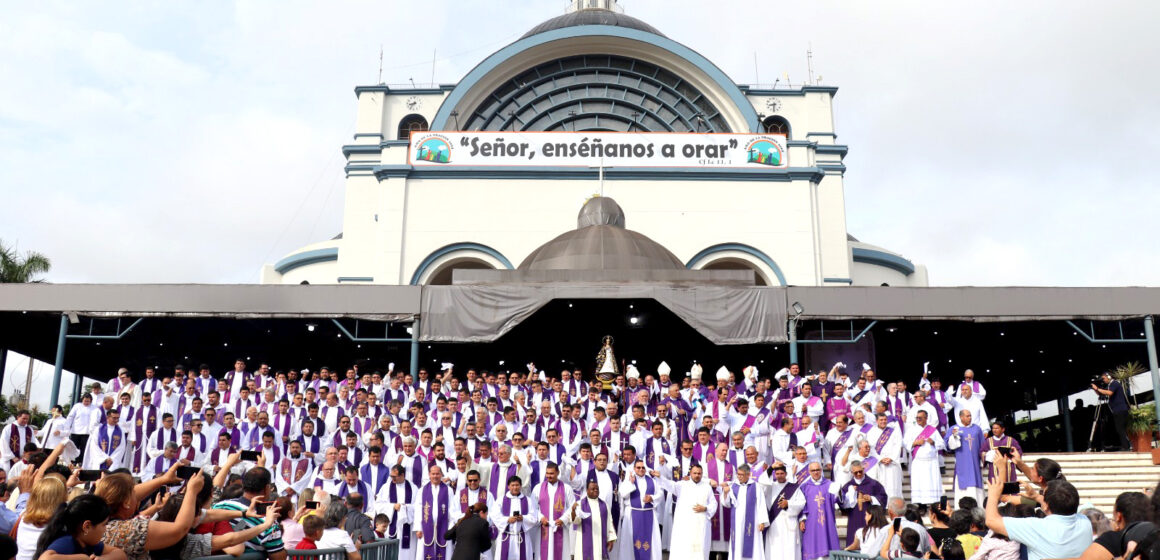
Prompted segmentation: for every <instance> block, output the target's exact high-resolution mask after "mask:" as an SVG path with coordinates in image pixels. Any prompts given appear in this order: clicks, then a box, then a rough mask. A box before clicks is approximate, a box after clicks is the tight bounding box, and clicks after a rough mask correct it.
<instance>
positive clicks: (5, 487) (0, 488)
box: [0, 480, 20, 535]
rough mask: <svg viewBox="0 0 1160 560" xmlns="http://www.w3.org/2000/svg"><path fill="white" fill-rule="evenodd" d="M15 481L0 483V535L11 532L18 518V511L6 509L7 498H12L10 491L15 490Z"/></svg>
mask: <svg viewBox="0 0 1160 560" xmlns="http://www.w3.org/2000/svg"><path fill="white" fill-rule="evenodd" d="M16 489H17V486H16V481H15V480H13V481H12V482H4V483H0V535H7V534H8V533H11V532H12V528H13V527H15V526H16V522H17V521H19V520H20V512H19V511H16V510H13V509H8V500H9V499H10V498H12V491H13V490H16Z"/></svg>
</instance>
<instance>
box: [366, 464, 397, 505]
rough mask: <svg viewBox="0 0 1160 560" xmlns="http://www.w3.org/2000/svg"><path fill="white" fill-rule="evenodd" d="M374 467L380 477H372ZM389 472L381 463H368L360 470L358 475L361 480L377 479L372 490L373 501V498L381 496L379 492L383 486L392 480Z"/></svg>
mask: <svg viewBox="0 0 1160 560" xmlns="http://www.w3.org/2000/svg"><path fill="white" fill-rule="evenodd" d="M372 467H373V468H374V469H375V471H377V472H378V476H376V477H371V468H372ZM389 472H390V471H389V470H388V469H387V467H386V466H385V465H383V464H382V463H379V464H377V465H372V464H370V463H367V464H365V465H363V466H362V468H361V469H359V473H358V478H359V480H370V479H371V478H374V479H375V487H374V488H373V489H372V493H371V496H372V499H373V496H378V495H379V490H380V489H382V487H383V484H386V483H387V480H388V479H389V478H390V476H389Z"/></svg>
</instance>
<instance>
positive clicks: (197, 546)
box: [150, 474, 279, 560]
mask: <svg viewBox="0 0 1160 560" xmlns="http://www.w3.org/2000/svg"><path fill="white" fill-rule="evenodd" d="M196 476H199V477H202V478H203V479H204V481H209V475H206V474H199V475H196ZM187 496H188V494H180V495H177V496H174V497H172V498H170V499H169V500H168V501H166V502H165V505H163V506H162V507H161V511H160V512H159V513H158V514H157V519H158V521H169V522H175V521H176V520H177V516H178V515H179V514H180V512H181V507H182V505H183V503H184V502H185V499H187ZM193 498H194V499H196V500H197V503H198V507H197V508H196V509H197V511H205V514H204V516H202V520H201V521H203V522H206V523H217V522H219V521H232V520H235V519H238V518H240V517H242V516H243V515H244V516H247V517H263V522H262V523H261V524H260V525H255V526H253V527H249V528H246V529H244V530H241V531H228V532H225V533H224V534H220V535H215V534H213V533H193V532H192V530H193V527H192V526H191V527H190V528H189V530H190V534H188V535H186V536H185V538H183V539H181V540H180V541H178V542H177V543H176V544H174V545H173V546H170V547H168V548H165V549H162V550H159V551H155V552H153V553H152V554H151V555H150V556H151V557H152V560H169V559H173V560H177V559H178V558H180V559H188V558H200V557H203V556H209V555H211V554H213V551H215V550H224V551H225V552H226V553H228V554H231V555H234V556H240V555H241V554H242V552H244V551H245V546H244V543H245V542H246V541H248V540H250V539H252V538H254V537H256V536H258V535H260V534H261V533H262V532H263V531H265V530H267V529H269V528H270V527H271V526H272V525H274V523H276V522H277V517H278V514H279V509H278V506H277V504H275V505H273V506H270V507H269V508H267V509H266V514H265V515H264V516H259V515H258V513H257V502H251V503H250V509H249V510H248V511H246V512H238V511H236V510H229V509H209V510H207V509H206V508H208V507H210V506H211V505H212V501H213V485H212V483H210V482H206V483H205V485H204V486H202V488H201V491H199V492H198V493H197V495H196V496H194V497H193ZM197 524H198V520H197V519H195V520H194V522H193V525H197Z"/></svg>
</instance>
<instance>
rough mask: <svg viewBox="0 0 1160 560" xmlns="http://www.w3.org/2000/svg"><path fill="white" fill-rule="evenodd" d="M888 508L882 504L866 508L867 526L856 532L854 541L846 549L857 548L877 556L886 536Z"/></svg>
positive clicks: (859, 550) (869, 554) (863, 552)
mask: <svg viewBox="0 0 1160 560" xmlns="http://www.w3.org/2000/svg"><path fill="white" fill-rule="evenodd" d="M889 524H890V521H889V520H887V519H886V509H885V508H883V507H882V506H870V507H868V508H866V526H865V527H863V528H862V529H861V530H860V531H858V532H857V533H855V534H854V542H853V543H850V546H848V547H846V550H856V551H858V552H860V553H862V554H865V555H867V556H875V555H877V554H878V551H879V550H881V549H882V539H884V538H886V526H887V525H889Z"/></svg>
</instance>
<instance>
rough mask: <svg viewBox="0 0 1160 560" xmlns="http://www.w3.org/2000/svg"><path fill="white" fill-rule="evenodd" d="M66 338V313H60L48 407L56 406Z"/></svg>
mask: <svg viewBox="0 0 1160 560" xmlns="http://www.w3.org/2000/svg"><path fill="white" fill-rule="evenodd" d="M67 339H68V313H61V314H60V334H59V335H57V339H56V367H55V368H54V369H53V370H52V397H51V400H49V401H48V406H49V408H52V407H53V406H56V403H57V399H59V398H60V375H61V372H62V371H64V343H65V341H66V340H67Z"/></svg>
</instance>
